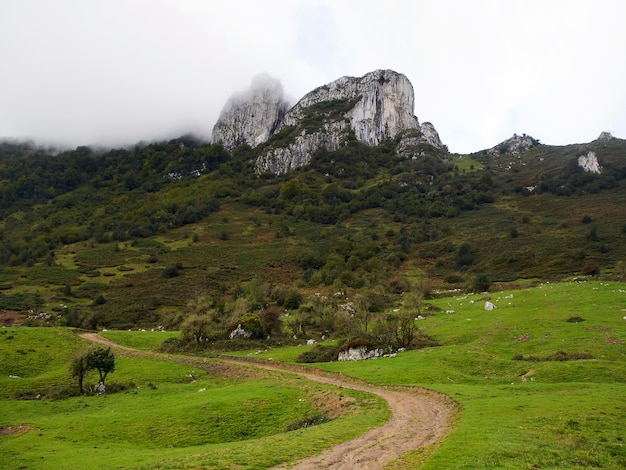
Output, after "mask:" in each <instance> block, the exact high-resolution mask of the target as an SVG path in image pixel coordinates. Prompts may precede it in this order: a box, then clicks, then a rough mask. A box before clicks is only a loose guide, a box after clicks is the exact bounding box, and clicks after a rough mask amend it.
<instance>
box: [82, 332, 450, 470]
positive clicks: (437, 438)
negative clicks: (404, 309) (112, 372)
mask: <svg viewBox="0 0 626 470" xmlns="http://www.w3.org/2000/svg"><path fill="white" fill-rule="evenodd" d="M81 336H82V337H83V338H85V339H89V340H91V341H94V342H98V343H101V344H107V345H110V346H112V347H115V348H118V349H120V350H123V351H126V352H128V353H131V354H137V355H141V356H144V357H146V356H147V357H154V358H160V359H168V360H179V358H178V357H176V356H171V355H167V354H159V353H153V352H146V351H137V350H135V349H132V348H127V347H125V346H121V345H118V344H116V343H113V342H111V341H109V340H107V339H106V338H104V337H102V336H100V335H98V334H96V333H83V334H81ZM220 359H221V360H223V361H224V362H227V363H231V364H237V365H249V366H251V367H259V368H263V369H267V370H274V371H275V370H280V371H284V372H290V373H293V374H298V375H300V376H302V377H305V378H307V379H309V380H315V381H317V382H322V383H326V384H332V385H336V386H338V387H343V388H350V389H354V390H361V391H364V392H368V393H373V394H376V395H378V396H380V397H382V398H383V399H384V400H385V401H386V402H387V406H388V407H389V410H390V412H391V418H390V419H389V421H387V423H385V424H384V425H383V426H380V427H378V428H376V429H372V430H371V431H368V432H366V433H365V434H363V435H361V436H359V437H357V438H356V439H353V440H351V441H347V442H344V443H342V444H339V445H337V446H335V447H331V448H329V449H327V450H325V451H323V452H322V453H321V454H318V455H314V456H311V457H308V458H306V459H304V460H301V461H299V462H296V463H294V464H285V465H281V466H279V467H275V469H277V470H278V469H297V470H312V469H329V468H332V469H337V470H339V469H342V470H357V469H364V470H365V469H367V470H373V469H382V468H384V467H385V465H387V464H389V463H390V462H392V461H393V460H396V459H398V458H399V457H400V456H402V455H403V454H405V453H407V452H409V451H418V450H419V451H420V455H421V456H422V458H425V457H426V456H427V455H428V454H429V453H430V451H432V450H433V449H434V448H435V447H436V446H437V445H438V444H439V443H441V441H443V438H444V437H445V436H446V434H447V433H448V431H449V430H450V421H451V420H452V418H453V414H454V410H455V407H454V404H453V402H452V400H450V399H449V398H448V397H447V396H445V395H443V394H439V393H437V392H432V391H429V390H425V389H421V388H417V387H411V388H399V387H396V388H393V389H391V388H383V387H376V386H373V385H370V384H368V383H365V382H361V381H358V380H354V379H351V378H349V377H345V376H341V375H340V374H330V373H324V372H321V371H320V373H316V372H315V371H313V370H312V369H311V368H307V367H299V366H291V365H285V364H279V363H272V362H270V361H260V360H247V359H244V358H242V359H238V358H232V357H229V358H220ZM418 460H419V458H418ZM412 464H413V465H415V461H412ZM412 468H415V467H414V466H413V467H412Z"/></svg>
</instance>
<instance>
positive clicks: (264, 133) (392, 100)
mask: <svg viewBox="0 0 626 470" xmlns="http://www.w3.org/2000/svg"><path fill="white" fill-rule="evenodd" d="M414 101H415V97H414V93H413V85H411V82H410V81H409V80H408V79H407V78H406V77H405V76H404V75H402V74H400V73H397V72H394V71H392V70H376V71H374V72H370V73H368V74H366V75H364V76H363V77H359V78H357V77H342V78H339V79H338V80H335V81H334V82H331V83H329V84H327V85H323V86H321V87H319V88H316V89H315V90H313V91H311V92H310V93H308V94H306V95H305V96H304V97H303V98H302V99H300V101H298V103H297V104H296V105H295V106H294V107H292V108H291V109H289V110H287V108H286V105H285V102H284V98H283V91H282V86H281V85H280V83H279V82H278V81H277V80H275V79H271V78H269V77H267V76H263V77H262V78H260V79H259V78H257V79H255V81H254V82H253V84H252V88H251V90H250V91H248V92H245V93H239V94H236V95H234V96H233V97H231V99H230V100H229V101H228V103H227V104H226V106H225V107H224V110H223V111H222V113H221V115H220V118H219V120H218V122H217V124H216V125H215V127H214V128H213V142H218V143H222V144H223V145H224V146H225V147H226V148H227V149H229V150H232V149H233V148H235V147H237V146H238V145H240V144H242V143H244V142H245V143H248V144H249V145H250V146H252V147H255V146H257V145H260V144H263V143H265V142H266V141H268V140H269V139H270V138H271V137H273V138H272V139H271V140H269V142H268V143H267V146H266V147H264V148H262V149H261V151H260V154H259V156H258V159H257V162H256V171H257V172H258V173H265V172H271V173H276V174H280V173H285V172H287V171H289V170H292V169H295V168H298V167H301V166H304V165H307V164H308V163H309V162H310V161H311V158H312V157H313V154H314V153H315V152H316V151H317V150H318V149H319V148H321V147H325V148H326V149H327V150H329V151H333V150H337V149H338V148H339V146H340V145H341V143H342V142H345V141H346V140H347V139H348V138H350V137H351V136H352V134H353V135H354V136H355V137H356V139H357V140H359V141H360V142H363V143H365V144H367V145H378V144H380V143H381V142H382V141H383V140H385V139H387V138H393V137H396V136H397V135H398V134H400V133H402V132H405V131H411V132H410V135H411V137H410V142H409V143H410V144H411V145H416V144H420V143H426V144H429V145H433V146H435V147H439V148H444V146H443V144H442V143H441V140H440V139H439V135H438V134H437V131H436V130H435V128H434V126H433V125H432V124H430V123H424V124H421V125H420V123H419V122H418V120H417V117H415V116H414V115H413V106H414Z"/></svg>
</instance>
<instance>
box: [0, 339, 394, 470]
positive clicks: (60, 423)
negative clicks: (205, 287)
mask: <svg viewBox="0 0 626 470" xmlns="http://www.w3.org/2000/svg"><path fill="white" fill-rule="evenodd" d="M0 331H1V333H0V353H1V354H0V358H1V359H0V360H1V361H2V362H1V363H0V390H2V399H1V400H0V416H1V418H0V429H1V430H2V432H0V460H1V461H3V462H11V465H12V466H13V467H15V468H19V467H22V466H25V467H31V466H35V467H37V468H55V469H70V468H120V467H124V468H198V467H201V466H208V467H215V468H229V467H232V466H233V465H235V464H237V465H242V468H265V467H267V466H271V465H274V464H277V463H279V462H281V461H285V460H287V459H295V458H298V457H302V456H305V455H308V454H310V453H312V452H316V451H318V450H319V449H321V448H324V447H328V446H329V445H332V444H333V443H338V442H341V441H343V440H346V439H349V438H351V437H355V436H356V435H358V434H360V433H362V432H363V431H364V430H366V429H368V428H371V427H373V426H376V425H380V424H381V423H382V422H384V420H385V419H386V417H387V412H386V410H385V407H384V406H383V404H382V403H381V401H380V400H379V399H377V398H376V397H372V396H371V395H369V394H365V393H362V392H357V391H351V390H343V389H342V390H339V389H336V388H334V387H331V386H325V385H317V384H315V383H310V382H307V381H304V380H300V379H298V378H296V377H294V376H292V375H291V374H287V373H284V374H283V373H276V372H274V373H270V372H267V373H265V372H260V371H255V370H252V369H250V368H246V367H244V366H241V367H238V366H229V365H225V364H223V363H220V362H218V361H214V360H208V359H194V358H191V357H188V358H180V362H172V361H171V360H170V361H168V360H162V359H161V360H158V359H155V358H150V355H146V357H141V356H137V355H133V356H132V357H128V356H124V354H123V352H119V353H118V354H117V355H116V371H115V374H114V380H115V381H111V380H110V381H109V382H110V383H109V384H108V386H107V390H108V391H109V393H107V394H104V395H99V396H80V397H76V396H69V397H68V396H67V395H65V396H58V395H55V396H52V395H51V394H50V393H49V392H50V390H52V389H58V388H61V387H62V386H63V385H65V384H68V383H70V382H71V378H70V377H69V374H68V372H67V370H68V366H69V364H70V362H71V357H72V355H73V354H75V352H77V351H84V350H85V348H87V347H88V346H89V345H87V344H85V342H84V341H82V340H79V338H78V337H77V336H76V335H75V334H74V333H73V332H71V331H70V330H69V329H59V328H4V329H2V330H0ZM127 333H128V334H127V337H130V336H136V337H140V338H142V339H141V340H140V341H144V339H143V338H145V336H144V337H142V335H143V334H144V333H147V332H133V333H132V334H130V333H129V332H127ZM11 376H13V377H11ZM18 376H19V378H17V377H18ZM97 380H98V375H97V374H92V375H87V378H86V381H88V382H91V381H97ZM122 384H125V385H128V384H130V386H127V387H119V385H122ZM116 385H117V386H118V387H116ZM116 388H117V389H120V390H123V391H122V392H118V393H111V392H110V391H111V390H112V389H116ZM38 394H39V395H40V397H39V398H37V397H36V396H37V395H38ZM14 397H23V398H29V399H16V398H14ZM78 449H80V452H77V450H78Z"/></svg>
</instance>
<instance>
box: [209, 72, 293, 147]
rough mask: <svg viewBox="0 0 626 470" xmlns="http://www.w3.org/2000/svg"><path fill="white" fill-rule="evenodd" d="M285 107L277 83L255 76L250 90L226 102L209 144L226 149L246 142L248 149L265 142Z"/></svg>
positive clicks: (268, 78) (286, 106) (272, 79)
mask: <svg viewBox="0 0 626 470" xmlns="http://www.w3.org/2000/svg"><path fill="white" fill-rule="evenodd" d="M288 108H289V106H288V103H287V102H286V101H285V98H284V95H283V87H282V85H281V83H280V81H279V80H277V79H275V78H272V77H270V76H269V75H265V74H263V75H258V76H256V77H255V78H254V79H253V80H252V85H251V87H250V89H249V90H248V91H246V92H242V93H236V94H234V95H233V96H231V98H230V99H229V100H228V102H227V103H226V105H225V106H224V109H223V110H222V112H221V114H220V117H219V119H218V121H217V123H216V124H215V126H214V127H213V136H212V137H213V138H212V140H213V142H215V143H221V144H222V145H224V147H226V148H227V149H228V150H232V149H234V148H235V147H237V146H238V145H240V144H243V143H247V144H249V145H250V146H251V147H256V146H257V145H259V144H262V143H263V142H265V141H267V140H268V139H269V138H270V137H271V135H272V134H273V133H274V131H275V130H276V128H277V126H278V125H279V124H280V122H281V120H282V118H283V116H284V114H285V112H286V111H287V109H288Z"/></svg>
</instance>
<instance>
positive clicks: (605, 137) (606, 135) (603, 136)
mask: <svg viewBox="0 0 626 470" xmlns="http://www.w3.org/2000/svg"><path fill="white" fill-rule="evenodd" d="M614 139H615V137H613V135H612V134H611V133H610V132H607V131H602V132H600V135H599V136H598V138H597V139H596V141H597V142H608V141H610V140H614Z"/></svg>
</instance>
